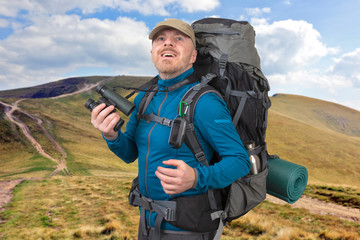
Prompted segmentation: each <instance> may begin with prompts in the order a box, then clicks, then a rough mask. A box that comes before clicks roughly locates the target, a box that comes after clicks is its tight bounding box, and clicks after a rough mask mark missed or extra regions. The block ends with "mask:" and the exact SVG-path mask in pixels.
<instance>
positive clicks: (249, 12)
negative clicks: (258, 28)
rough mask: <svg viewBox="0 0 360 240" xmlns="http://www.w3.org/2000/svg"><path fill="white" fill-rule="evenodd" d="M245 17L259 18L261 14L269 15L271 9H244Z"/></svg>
mask: <svg viewBox="0 0 360 240" xmlns="http://www.w3.org/2000/svg"><path fill="white" fill-rule="evenodd" d="M245 11H246V13H247V15H249V16H251V17H259V16H261V15H262V14H263V13H270V12H271V8H268V7H265V8H246V9H245Z"/></svg>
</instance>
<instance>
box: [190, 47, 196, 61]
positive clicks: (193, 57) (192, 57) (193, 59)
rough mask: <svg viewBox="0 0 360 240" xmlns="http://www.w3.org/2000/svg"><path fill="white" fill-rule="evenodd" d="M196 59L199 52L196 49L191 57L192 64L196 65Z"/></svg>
mask: <svg viewBox="0 0 360 240" xmlns="http://www.w3.org/2000/svg"><path fill="white" fill-rule="evenodd" d="M196 57H197V51H196V49H194V50H193V52H192V55H191V63H194V62H195V61H196Z"/></svg>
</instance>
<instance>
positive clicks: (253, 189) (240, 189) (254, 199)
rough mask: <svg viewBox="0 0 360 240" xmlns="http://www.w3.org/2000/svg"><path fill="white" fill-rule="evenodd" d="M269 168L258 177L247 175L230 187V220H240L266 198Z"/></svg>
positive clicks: (257, 175)
mask: <svg viewBox="0 0 360 240" xmlns="http://www.w3.org/2000/svg"><path fill="white" fill-rule="evenodd" d="M267 175H268V167H266V168H265V169H264V170H263V171H262V172H260V173H258V174H256V175H246V176H245V177H242V178H239V179H238V180H236V181H235V182H234V183H233V184H232V185H231V187H230V191H229V198H228V207H229V210H228V220H233V219H235V218H238V217H240V216H242V215H244V214H246V213H247V212H248V211H250V210H251V209H252V208H254V207H255V206H257V205H258V204H259V203H261V202H262V201H263V200H264V199H265V198H266V177H267Z"/></svg>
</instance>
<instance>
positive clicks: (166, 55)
mask: <svg viewBox="0 0 360 240" xmlns="http://www.w3.org/2000/svg"><path fill="white" fill-rule="evenodd" d="M164 57H175V55H173V54H170V53H165V54H164Z"/></svg>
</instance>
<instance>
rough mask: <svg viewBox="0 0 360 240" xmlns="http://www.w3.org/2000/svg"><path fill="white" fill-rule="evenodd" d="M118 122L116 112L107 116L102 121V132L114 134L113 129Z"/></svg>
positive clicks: (118, 118)
mask: <svg viewBox="0 0 360 240" xmlns="http://www.w3.org/2000/svg"><path fill="white" fill-rule="evenodd" d="M119 120H120V115H119V113H117V112H116V113H112V114H110V115H109V116H107V117H106V118H105V119H104V121H103V127H104V132H114V131H113V129H114V127H115V125H116V124H117V122H118V121H119Z"/></svg>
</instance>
